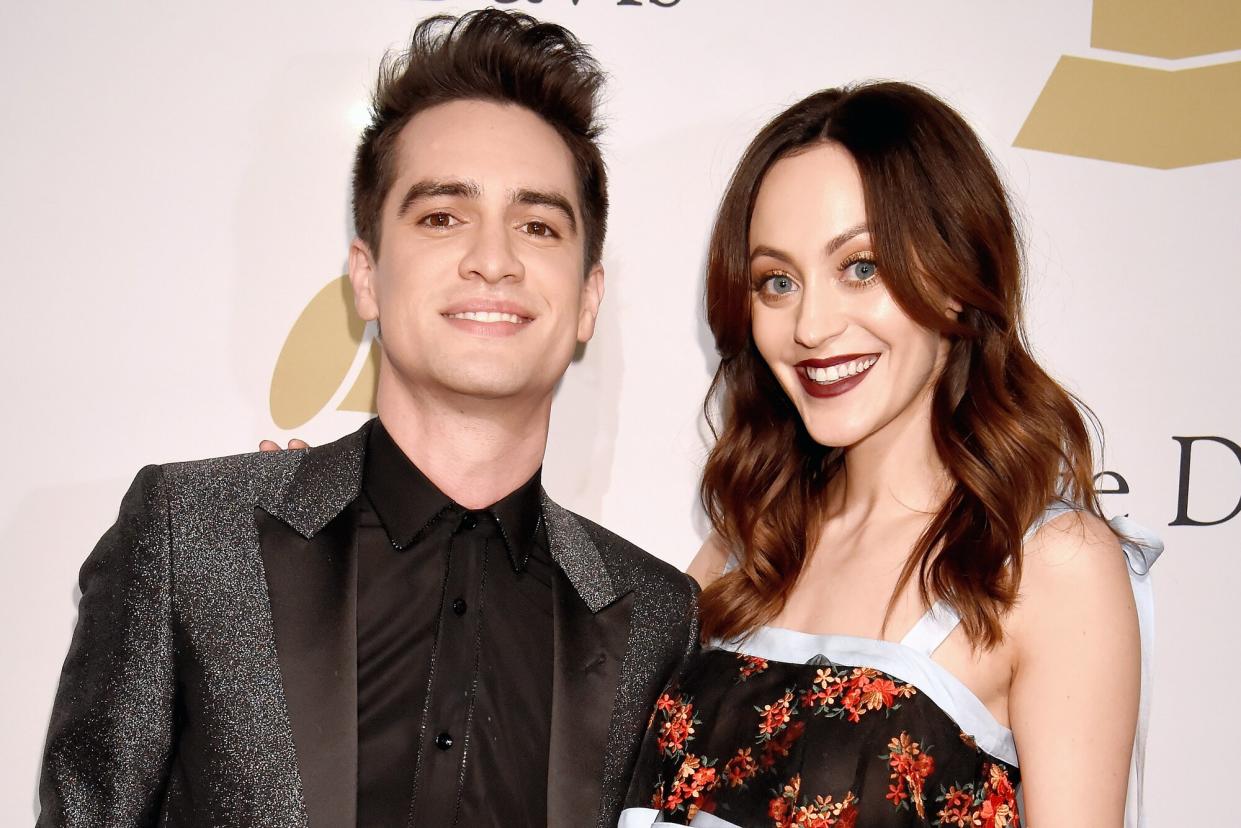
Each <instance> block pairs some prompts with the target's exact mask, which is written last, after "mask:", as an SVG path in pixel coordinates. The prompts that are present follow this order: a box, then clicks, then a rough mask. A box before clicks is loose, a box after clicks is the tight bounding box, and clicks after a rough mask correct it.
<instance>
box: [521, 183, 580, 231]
mask: <svg viewBox="0 0 1241 828" xmlns="http://www.w3.org/2000/svg"><path fill="white" fill-rule="evenodd" d="M512 202H513V203H514V204H526V205H530V206H535V207H550V208H551V209H553V210H555V211H557V212H558V213H563V214H564V217H565V220H566V221H568V222H569V229H570V230H572V231H573V232H574V233H576V232H577V216H576V215H575V214H574V213H573V205H572V204H571V203H570V202H569V199H567V198H565V197H564V196H563V195H561V194H560V193H556V192H551V191H548V190H524V189H523V190H516V191H515V192H514V193H513V198H512Z"/></svg>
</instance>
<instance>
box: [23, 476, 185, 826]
mask: <svg viewBox="0 0 1241 828" xmlns="http://www.w3.org/2000/svg"><path fill="white" fill-rule="evenodd" d="M168 500H169V498H168V492H167V484H166V482H165V479H164V474H163V471H162V470H161V469H160V468H159V467H157V466H147V467H146V468H144V469H142V471H140V472H139V473H138V476H137V477H136V478H135V480H134V482H133V484H132V485H131V486H130V488H129V491H128V493H126V495H125V498H124V500H123V501H122V502H121V508H120V514H119V515H118V517H117V520H116V523H115V524H113V526H112V528H110V529H109V530H108V531H107V532H106V533H105V534H104V536H103V537H102V538H101V539H100V541H99V543H98V544H97V545H96V546H95V549H94V551H93V552H91V554H90V557H88V558H87V559H86V563H85V564H83V566H82V571H81V575H80V583H81V589H82V598H81V601H80V602H79V604H78V621H77V627H76V628H75V629H74V632H73V640H72V643H71V644H70V645H69V654H68V656H67V657H66V658H65V665H64V668H63V669H62V671H61V676H60V686H59V689H58V690H57V692H56V701H55V704H54V705H53V707H52V719H51V724H50V726H49V729H48V736H47V745H46V747H45V749H44V756H43V769H42V775H41V777H40V780H39V802H40V805H41V811H40V815H39V819H38V823H37V826H38V827H39V828H52V826H58V827H59V826H72V828H78V827H79V826H109V828H120V827H121V826H125V827H126V828H128V826H148V825H153V824H154V822H155V820H156V818H157V811H158V808H159V804H160V801H161V798H162V795H163V791H164V787H165V783H166V779H167V776H168V769H169V764H170V757H171V753H172V745H173V727H174V725H173V720H174V716H173V709H174V687H175V672H174V658H173V640H172V623H171V612H172V584H171V568H170V545H171V544H170V531H169V505H168Z"/></svg>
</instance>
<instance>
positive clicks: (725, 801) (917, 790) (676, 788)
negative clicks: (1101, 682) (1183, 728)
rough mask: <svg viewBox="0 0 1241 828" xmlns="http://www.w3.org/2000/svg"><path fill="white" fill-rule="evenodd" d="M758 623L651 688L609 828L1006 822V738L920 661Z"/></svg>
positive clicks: (947, 624) (903, 651) (927, 624)
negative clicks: (618, 809)
mask: <svg viewBox="0 0 1241 828" xmlns="http://www.w3.org/2000/svg"><path fill="white" fill-rule="evenodd" d="M956 623H957V618H956V616H955V614H954V613H952V611H951V610H950V609H948V608H947V607H946V606H944V605H937V606H936V607H935V608H934V609H932V611H931V612H928V613H927V615H926V616H925V617H924V618H923V619H922V620H921V621H919V623H918V624H917V625H916V626H915V627H914V629H913V630H911V631H910V633H909V635H908V636H906V638H905V639H904V640H903V641H902V642H900V643H894V642H887V641H876V640H871V639H863V638H854V637H850V636H816V635H809V634H806V633H798V632H794V631H791V630H781V629H775V628H770V627H768V628H762V629H760V630H758V631H757V632H755V633H754V634H753V635H751V636H750V637H748V638H747V639H745V640H744V641H742V642H740V643H732V644H721V645H718V646H716V647H712V648H709V649H707V650H704V651H703V652H701V653H699V654H698V655H697V656H695V657H694V658H693V659H692V660H691V662H690V663H689V664H687V665H686V667H685V669H684V670H683V671H682V673H681V675H680V676H679V677H678V679H677V680H676V681H675V682H674V683H673V684H672V685H671V686H669V687H668V688H667V690H666V691H665V692H664V693H663V695H661V697H660V699H659V701H658V703H657V705H656V708H655V711H654V714H653V716H652V718H651V725H650V728H649V730H648V732H647V736H646V741H645V743H644V744H643V749H642V754H641V758H640V759H639V764H638V768H637V772H636V774H635V776H634V781H633V785H632V787H631V788H630V794H629V800H628V802H627V808H626V810H625V812H624V813H623V814H622V816H621V821H620V825H621V828H630V827H631V826H633V827H634V828H636V826H641V828H651V826H655V825H694V826H706V828H726V826H741V828H751V826H754V827H755V828H757V826H763V828H830V827H831V826H842V827H843V826H903V825H933V826H945V825H952V826H967V825H968V826H988V827H989V828H1009V827H1010V826H1011V828H1017V826H1019V825H1020V818H1019V816H1018V811H1017V802H1016V792H1015V787H1016V785H1017V782H1018V771H1017V766H1016V764H1017V763H1016V750H1015V747H1014V745H1013V739H1012V734H1011V733H1010V732H1009V731H1008V730H1007V729H1006V728H1004V727H1002V726H1001V725H1000V724H999V723H998V722H996V721H995V719H994V717H992V716H991V714H990V713H989V712H988V711H987V709H986V708H985V707H984V706H983V705H982V703H981V702H979V701H978V699H977V698H975V697H974V696H973V694H972V693H970V691H969V690H968V689H966V688H965V686H964V685H963V684H961V683H960V682H959V681H958V680H957V679H955V678H954V677H953V676H952V675H951V674H950V673H948V671H947V670H945V669H944V668H943V667H940V666H939V665H938V664H936V663H935V662H934V661H932V660H931V653H932V652H934V650H935V648H936V647H938V646H939V644H940V643H941V642H942V641H943V639H944V638H946V637H947V635H948V634H949V633H950V632H951V631H952V629H953V628H954V627H955V626H956Z"/></svg>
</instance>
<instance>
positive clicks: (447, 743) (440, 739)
mask: <svg viewBox="0 0 1241 828" xmlns="http://www.w3.org/2000/svg"><path fill="white" fill-rule="evenodd" d="M435 746H436V747H437V748H439V749H440V750H448V749H449V748H450V747H452V736H450V735H449V734H447V733H441V734H440V735H438V736H436V737H435Z"/></svg>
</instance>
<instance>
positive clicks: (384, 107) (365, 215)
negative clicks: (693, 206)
mask: <svg viewBox="0 0 1241 828" xmlns="http://www.w3.org/2000/svg"><path fill="white" fill-rule="evenodd" d="M603 82H604V74H603V71H602V70H601V69H600V68H599V64H598V63H597V62H596V61H595V59H594V58H593V57H592V56H591V54H590V53H589V52H588V51H587V50H586V47H585V46H583V45H582V43H581V41H579V40H578V39H577V37H576V36H574V34H573V33H572V32H570V31H569V30H568V29H565V28H564V27H562V26H557V25H555V24H553V23H542V22H540V21H538V20H535V19H534V18H533V17H531V16H530V15H527V14H522V13H520V12H507V11H502V10H500V9H482V10H480V11H473V12H468V13H466V14H463V15H461V16H460V17H451V16H448V15H438V16H435V17H431V18H428V19H426V20H424V21H422V22H421V23H419V24H418V27H417V28H416V29H414V33H413V36H412V37H411V39H410V43H409V49H408V50H406V51H404V52H400V53H392V52H389V53H388V54H386V55H385V56H384V58H383V61H382V62H381V63H380V67H379V80H378V82H377V83H376V85H375V93H374V97H373V98H372V101H371V123H370V126H368V127H367V128H366V130H365V131H364V132H363V133H362V139H361V141H360V142H359V144H358V150H357V154H356V155H355V157H354V165H353V224H354V228H355V230H356V231H357V234H358V237H359V238H361V239H362V241H364V242H366V244H367V246H369V247H370V249H371V253H372V255H374V256H376V257H377V256H378V255H379V244H380V224H381V221H380V219H381V215H382V211H383V204H384V200H385V199H386V198H387V196H388V191H389V190H390V189H391V188H392V184H393V181H394V179H395V178H396V174H397V170H396V159H397V152H396V150H397V142H398V137H399V136H400V134H401V130H402V129H403V128H404V127H405V125H406V124H407V123H409V120H410V118H412V117H414V116H415V115H417V114H418V113H419V112H422V111H423V110H425V109H429V108H430V107H433V106H436V105H438V104H444V103H450V102H452V101H461V100H480V101H492V102H495V103H501V104H515V105H517V106H522V107H525V108H526V109H529V110H530V111H532V112H534V113H535V114H537V115H539V116H540V117H541V118H543V120H545V121H546V122H547V123H548V124H549V125H551V126H552V127H553V128H555V130H556V132H557V133H558V134H559V135H560V137H561V138H562V139H563V140H564V142H565V143H566V144H567V145H568V147H569V151H570V153H572V155H573V159H574V164H575V166H576V173H577V180H578V191H579V192H578V195H579V201H580V202H581V205H582V226H583V235H584V237H585V239H584V241H585V252H586V265H587V267H589V266H591V265H594V264H596V263H597V262H598V261H599V259H600V257H601V256H602V254H603V237H604V234H605V232H606V229H607V217H608V187H607V172H606V170H605V168H604V164H603V156H602V154H601V153H600V151H599V146H598V144H597V143H596V142H597V139H598V137H599V134H600V132H601V131H602V127H601V126H600V125H599V123H598V122H597V120H596V116H595V108H596V106H597V104H598V98H599V94H600V92H601V91H602V88H603Z"/></svg>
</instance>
